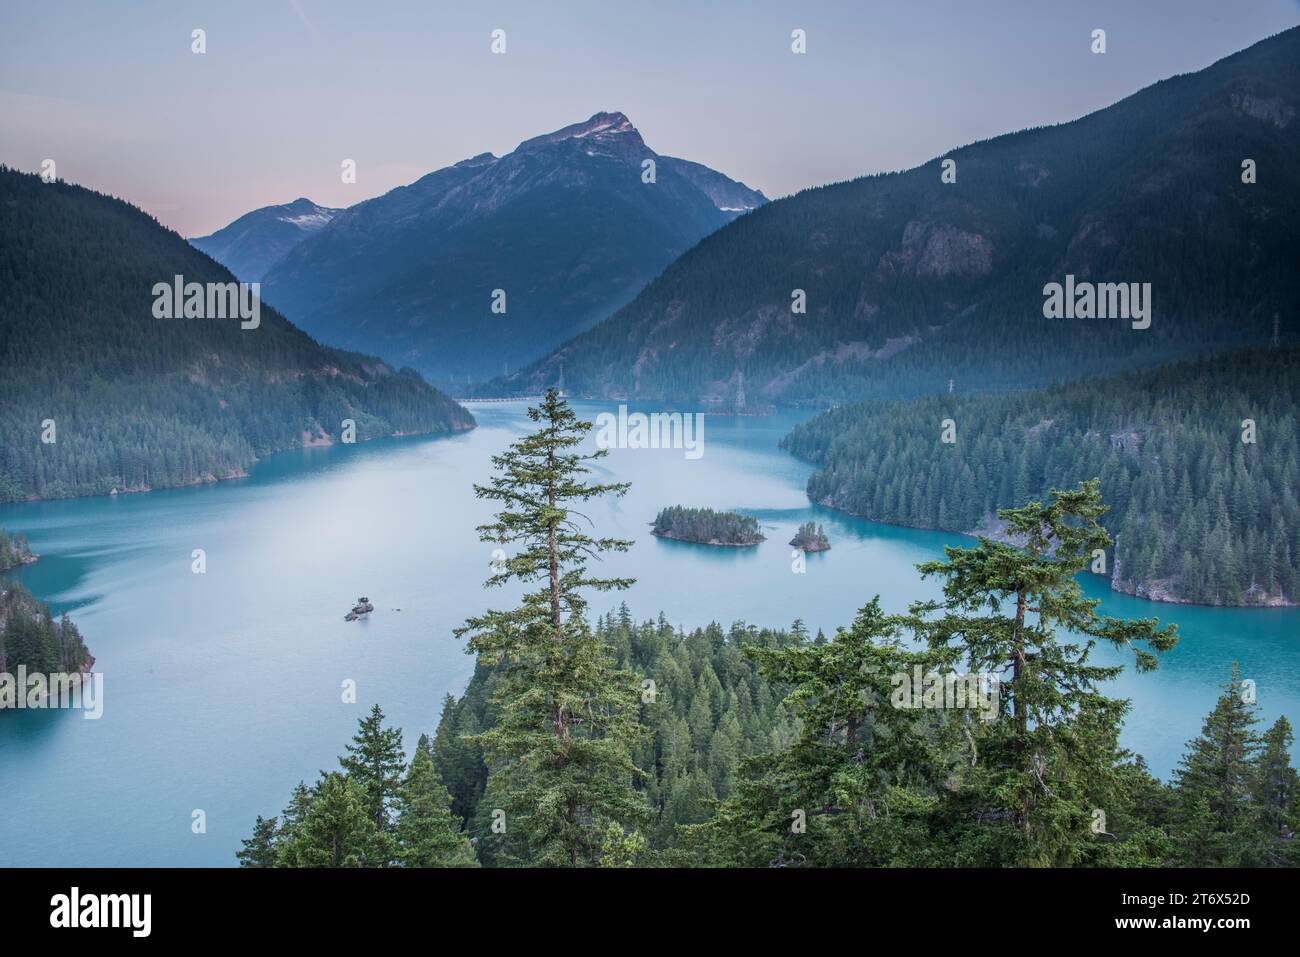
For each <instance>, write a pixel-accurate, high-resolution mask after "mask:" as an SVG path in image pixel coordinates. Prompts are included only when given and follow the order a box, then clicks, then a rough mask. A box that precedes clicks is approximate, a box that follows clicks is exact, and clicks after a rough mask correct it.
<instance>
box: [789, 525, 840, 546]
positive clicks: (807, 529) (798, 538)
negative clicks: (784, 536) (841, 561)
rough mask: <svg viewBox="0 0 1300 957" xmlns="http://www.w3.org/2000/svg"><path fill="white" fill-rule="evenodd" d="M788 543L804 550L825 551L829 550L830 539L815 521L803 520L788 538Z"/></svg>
mask: <svg viewBox="0 0 1300 957" xmlns="http://www.w3.org/2000/svg"><path fill="white" fill-rule="evenodd" d="M790 544H791V545H793V546H794V547H795V548H802V549H803V550H804V551H805V552H825V551H829V550H830V547H831V540H830V539H829V538H827V537H826V533H825V532H823V531H822V527H821V526H820V525H818V524H817V523H816V522H804V523H803V524H802V525H800V526H799V531H797V532H795V534H794V538H792V539H790Z"/></svg>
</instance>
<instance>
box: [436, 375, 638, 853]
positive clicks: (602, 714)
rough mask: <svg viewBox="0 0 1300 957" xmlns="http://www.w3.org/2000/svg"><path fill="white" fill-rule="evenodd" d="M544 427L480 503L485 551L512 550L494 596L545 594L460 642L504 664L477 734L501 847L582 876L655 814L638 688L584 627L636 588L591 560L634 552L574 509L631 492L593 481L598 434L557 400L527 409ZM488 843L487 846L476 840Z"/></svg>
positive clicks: (469, 629)
mask: <svg viewBox="0 0 1300 957" xmlns="http://www.w3.org/2000/svg"><path fill="white" fill-rule="evenodd" d="M528 415H529V418H530V419H531V420H532V421H533V422H536V423H538V425H539V426H540V427H539V428H538V430H537V431H536V432H533V433H531V434H529V435H526V436H524V437H523V438H521V439H519V440H518V441H516V442H515V443H514V444H512V445H511V446H510V448H509V449H507V450H506V451H505V452H503V453H502V454H500V455H497V456H494V457H493V459H492V464H493V466H494V468H495V469H496V473H497V474H496V475H494V476H493V478H492V480H491V482H490V483H489V484H488V485H475V487H474V490H475V493H476V494H477V495H478V497H480V498H484V499H488V500H491V501H494V502H497V503H499V504H500V509H501V510H500V511H499V512H498V513H497V515H496V518H495V520H494V521H493V522H490V523H488V524H486V525H482V526H480V527H479V529H478V531H479V537H480V539H481V540H482V541H484V542H489V543H492V544H496V545H501V546H506V547H508V548H511V549H513V550H514V553H513V554H510V555H508V557H506V558H505V559H504V560H502V561H501V562H499V563H497V564H496V565H495V567H494V570H493V574H492V575H491V577H490V578H489V579H488V581H487V584H488V586H500V585H503V584H505V583H506V582H510V581H519V582H522V583H524V584H525V585H531V584H537V585H539V587H538V588H536V590H532V591H528V592H526V593H525V595H524V596H523V598H522V600H521V603H520V604H519V605H518V606H517V607H515V608H512V609H509V610H505V611H496V610H492V611H488V612H485V613H484V614H482V615H479V616H477V617H473V618H470V619H469V620H468V621H467V622H466V624H465V625H464V626H463V627H462V628H460V629H458V630H457V632H456V634H457V635H458V636H461V635H468V636H469V642H468V650H469V651H471V652H474V653H477V654H478V656H479V661H480V663H485V664H492V665H496V666H498V669H499V672H498V675H497V685H496V689H495V691H494V694H493V699H492V700H493V702H494V705H495V720H496V723H495V726H494V727H492V728H491V729H489V730H487V731H485V732H483V733H482V734H480V735H478V736H476V739H475V740H477V741H478V742H480V743H481V744H482V745H483V746H484V748H485V750H486V752H487V756H488V758H489V760H490V762H491V764H492V767H493V773H492V776H491V778H490V779H489V782H488V797H487V800H489V801H490V802H492V804H491V807H492V808H495V809H500V810H502V811H504V812H505V817H504V820H503V823H504V826H505V828H506V830H505V833H504V834H501V835H499V837H500V838H503V847H504V849H505V851H506V853H507V855H509V856H513V857H515V858H518V859H522V860H525V861H528V862H530V863H533V864H537V865H563V866H578V865H590V864H594V863H596V862H597V861H598V860H599V857H600V854H601V849H602V847H604V846H605V845H606V843H607V840H606V836H605V832H606V829H607V826H608V824H610V823H614V824H616V825H618V826H621V827H623V828H625V829H630V828H633V827H635V826H636V825H637V824H638V823H639V822H640V821H641V820H642V819H643V818H644V817H645V816H646V808H645V805H644V802H643V800H642V799H641V797H640V795H639V793H638V792H637V791H636V790H635V789H634V787H633V778H634V776H635V775H636V774H637V769H636V768H635V766H634V764H633V763H632V760H631V757H630V750H631V748H632V746H633V744H634V742H635V740H636V738H637V737H638V735H639V734H640V728H639V725H638V722H637V710H638V705H639V702H638V695H639V684H638V682H637V680H636V678H635V677H634V676H633V675H632V674H630V673H628V672H622V671H618V670H616V668H615V667H614V663H613V659H612V654H611V651H610V648H609V647H608V645H606V644H605V642H604V641H603V640H602V639H600V638H599V637H598V636H596V635H594V634H593V633H592V631H591V629H590V628H589V627H588V625H587V622H586V620H585V617H584V612H585V610H586V604H587V603H586V599H585V598H584V596H583V591H584V590H587V589H590V590H595V591H608V590H611V589H618V588H626V587H627V586H628V585H630V584H631V581H630V580H629V579H621V578H599V577H595V576H593V575H592V574H590V573H589V572H588V570H587V563H588V561H589V560H592V559H598V558H599V557H600V556H601V555H602V554H603V553H606V552H610V551H626V550H627V549H628V548H629V547H630V546H631V542H629V541H626V540H622V539H615V538H603V537H593V536H592V535H589V534H587V531H586V530H585V528H584V525H583V523H584V522H586V523H588V524H589V520H587V519H585V517H584V516H582V515H581V513H580V512H578V511H576V506H580V505H582V504H583V503H585V502H588V501H590V500H592V499H595V498H598V497H601V496H604V495H614V496H621V495H622V494H624V493H625V492H626V491H627V488H628V484H627V483H599V482H588V481H585V480H584V476H585V475H586V474H588V473H589V472H590V471H591V469H590V467H589V464H588V463H590V462H592V461H594V460H596V459H599V458H601V457H602V456H604V455H605V451H604V450H599V451H596V452H594V453H582V452H580V451H578V450H577V446H578V445H579V444H580V443H581V442H582V440H583V438H584V436H585V435H586V433H587V432H588V431H589V430H590V428H591V423H589V422H583V421H581V420H579V419H578V418H577V416H576V415H574V413H573V411H572V410H571V409H570V408H569V406H568V404H567V403H566V402H564V401H563V400H562V399H560V398H559V396H558V395H557V394H556V392H555V390H551V391H549V392H548V393H547V394H546V397H545V398H544V399H543V401H542V402H541V403H540V405H538V406H535V407H532V408H530V409H529V410H528ZM480 837H482V836H480Z"/></svg>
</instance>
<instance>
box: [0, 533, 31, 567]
mask: <svg viewBox="0 0 1300 957" xmlns="http://www.w3.org/2000/svg"><path fill="white" fill-rule="evenodd" d="M38 558H40V556H39V555H33V554H32V549H31V546H30V545H28V544H27V536H26V535H24V534H23V533H22V532H14V534H13V537H12V538H11V537H10V536H9V533H8V532H6V531H5V530H4V528H3V527H2V526H0V572H7V571H9V570H10V569H11V568H17V567H18V566H19V565H30V564H31V563H32V562H34V561H36V559H38Z"/></svg>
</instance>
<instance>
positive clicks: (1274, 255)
mask: <svg viewBox="0 0 1300 957" xmlns="http://www.w3.org/2000/svg"><path fill="white" fill-rule="evenodd" d="M1297 91H1300V27H1298V28H1294V29H1291V30H1287V31H1285V32H1284V33H1281V34H1278V35H1277V36H1274V37H1271V38H1269V39H1267V40H1264V41H1261V42H1260V43H1257V44H1255V45H1254V46H1252V47H1250V48H1249V49H1246V50H1243V51H1241V52H1240V53H1237V54H1234V55H1233V56H1230V57H1227V58H1225V59H1223V60H1220V61H1219V62H1217V63H1215V64H1214V65H1212V66H1210V67H1208V68H1206V69H1204V70H1201V71H1199V72H1196V73H1188V74H1183V75H1180V76H1176V77H1173V78H1171V79H1168V80H1165V81H1162V82H1160V83H1156V84H1155V85H1153V86H1150V87H1147V88H1146V89H1144V90H1142V91H1140V92H1138V93H1136V94H1134V95H1133V96H1130V97H1128V98H1126V99H1124V100H1121V101H1120V102H1118V103H1116V104H1114V105H1112V106H1110V107H1107V108H1105V109H1102V110H1098V111H1097V112H1095V113H1091V114H1089V115H1087V116H1084V117H1082V118H1080V119H1078V120H1075V121H1073V122H1070V123H1064V124H1060V125H1057V126H1050V127H1040V128H1035V129H1028V130H1023V131H1020V132H1017V133H1010V134H1007V135H1005V136H1000V137H997V138H995V139H991V140H987V141H984V142H978V143H974V144H971V145H969V146H965V147H962V148H960V149H954V150H952V151H951V152H949V153H947V154H945V155H944V156H942V157H936V158H934V159H933V160H931V161H930V162H928V163H925V164H924V165H922V166H919V167H917V168H915V169H912V170H908V171H906V172H902V173H890V174H882V175H876V176H867V177H863V178H860V179H855V180H853V181H851V182H846V183H838V184H834V185H830V186H824V187H819V188H815V189H808V190H804V191H803V192H801V193H798V194H797V195H795V196H791V197H787V198H784V199H780V200H777V201H775V202H772V203H769V204H767V205H765V206H763V207H761V208H759V209H757V210H754V211H753V212H751V213H749V214H747V215H745V216H742V217H741V218H740V219H738V220H736V221H735V222H733V223H731V224H729V225H728V226H725V227H724V228H722V229H720V230H719V231H718V232H716V233H714V234H712V235H711V236H708V237H707V238H705V239H704V240H703V241H701V242H700V243H699V244H698V245H697V246H696V247H695V248H694V249H692V250H690V251H689V252H687V253H686V254H685V255H683V256H682V257H681V258H680V259H678V260H677V261H676V262H674V263H673V264H672V265H671V266H670V267H669V268H668V269H666V270H665V271H664V273H663V275H661V276H660V277H659V278H658V279H656V280H655V281H654V282H652V283H651V284H650V285H648V286H647V287H646V288H645V289H644V290H643V291H642V292H641V293H640V295H638V296H637V298H636V299H635V300H633V302H631V303H630V304H629V305H627V306H626V307H624V308H623V309H621V310H619V311H618V312H616V313H614V314H613V315H612V316H611V317H610V318H609V319H607V320H606V321H605V322H603V323H601V324H600V325H598V326H596V327H595V328H593V329H591V330H589V331H588V332H585V333H583V334H581V335H579V336H577V337H576V338H574V339H573V340H571V341H570V342H568V343H566V344H565V345H563V346H561V347H560V348H559V349H557V350H556V351H555V352H554V353H553V354H552V355H551V356H549V357H548V358H546V359H544V360H541V361H540V362H537V363H534V364H533V365H531V366H529V367H527V368H525V369H523V370H521V371H520V372H518V373H515V374H512V375H511V376H508V377H504V378H502V379H499V380H497V381H496V382H493V383H492V384H490V385H488V386H487V387H486V394H489V395H501V394H504V392H503V390H509V389H513V390H514V391H515V392H516V393H518V394H535V393H536V392H538V391H539V390H540V389H543V388H548V387H550V386H552V385H554V384H555V383H556V382H557V381H558V376H559V372H560V369H561V368H562V369H563V375H564V382H565V384H566V387H567V388H568V389H569V390H570V391H571V392H572V393H574V394H576V395H591V396H605V397H618V398H642V399H659V400H665V401H675V402H697V401H703V400H713V401H720V402H723V403H734V401H735V398H736V396H737V394H738V393H740V392H742V391H743V393H744V394H746V395H747V397H748V399H749V401H750V402H751V403H755V402H763V401H767V402H774V403H783V404H792V403H808V404H820V405H825V404H827V403H830V402H842V401H849V400H856V399H864V398H897V397H905V396H915V395H922V394H928V393H936V392H940V391H944V390H946V388H947V386H948V382H949V380H950V379H951V380H954V381H955V383H956V386H957V388H958V389H960V390H962V391H1004V390H1008V389H1017V388H1025V387H1029V386H1040V385H1048V384H1050V383H1052V382H1055V381H1060V380H1062V379H1065V378H1075V377H1081V376H1090V375H1106V374H1108V373H1111V372H1114V371H1119V370H1123V369H1128V368H1136V367H1145V366H1153V365H1158V364H1160V363H1163V362H1169V361H1172V360H1176V359H1181V358H1191V357H1194V356H1197V355H1201V354H1204V353H1206V352H1208V351H1216V350H1225V349H1234V348H1240V347H1244V346H1249V345H1262V344H1265V343H1267V342H1268V341H1269V339H1270V337H1271V336H1272V333H1273V328H1274V320H1275V318H1276V319H1277V320H1278V322H1279V324H1280V325H1281V334H1282V337H1283V340H1284V341H1287V342H1295V341H1296V337H1297V328H1296V325H1295V321H1294V304H1295V302H1296V301H1297V300H1298V299H1300V272H1298V271H1297V270H1296V269H1295V263H1296V262H1300V234H1297V231H1296V230H1295V228H1294V223H1295V222H1296V221H1297V219H1298V218H1300V166H1297V164H1296V163H1295V162H1294V157H1295V155H1296V154H1297V152H1298V151H1300V122H1296V121H1295V116H1296V115H1297V111H1300V94H1298V93H1297ZM1247 157H1248V158H1250V159H1251V160H1253V162H1254V164H1255V168H1256V169H1257V171H1258V176H1257V177H1256V178H1255V181H1254V182H1249V183H1247V182H1243V169H1242V165H1243V158H1247ZM945 160H951V161H953V163H954V164H955V166H954V167H953V174H954V176H953V178H952V180H951V182H945V181H944V179H943V178H942V177H943V165H942V164H943V162H944V161H945ZM1266 170H1267V173H1265V171H1266ZM1067 274H1073V275H1075V276H1077V277H1079V278H1080V279H1088V280H1090V281H1093V282H1127V283H1150V284H1151V296H1152V303H1153V309H1152V313H1151V325H1150V327H1149V328H1146V329H1143V330H1135V329H1133V328H1132V327H1131V323H1130V322H1129V321H1127V320H1126V319H1107V320H1102V319H1050V320H1049V319H1046V318H1044V315H1043V288H1044V286H1045V284H1047V283H1050V282H1053V281H1055V282H1061V281H1063V280H1064V277H1065V276H1066V275H1067ZM799 293H802V298H801V297H800V295H799ZM742 382H743V390H742Z"/></svg>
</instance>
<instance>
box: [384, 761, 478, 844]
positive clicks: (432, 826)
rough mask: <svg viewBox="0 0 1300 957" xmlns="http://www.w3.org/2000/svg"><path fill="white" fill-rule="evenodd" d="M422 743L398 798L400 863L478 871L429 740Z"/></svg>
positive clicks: (397, 826) (397, 829)
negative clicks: (440, 777) (438, 769)
mask: <svg viewBox="0 0 1300 957" xmlns="http://www.w3.org/2000/svg"><path fill="white" fill-rule="evenodd" d="M421 742H422V744H424V746H421V747H417V748H416V749H415V756H414V757H413V758H412V759H411V767H410V769H409V770H408V771H407V773H406V780H404V781H403V782H402V789H401V791H400V793H399V794H398V816H397V825H396V837H397V845H398V850H397V856H398V860H399V861H400V862H401V863H402V866H404V867H477V866H478V862H477V860H475V857H474V849H473V848H472V847H470V844H469V840H468V839H467V838H466V837H465V835H464V834H462V833H461V830H460V821H458V820H457V819H456V818H455V817H454V816H453V815H452V813H451V795H449V794H448V793H447V789H446V788H445V787H443V784H442V781H441V779H439V777H438V772H437V770H436V769H435V768H434V766H433V757H432V753H431V749H430V748H429V747H428V746H427V739H425V738H421Z"/></svg>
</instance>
